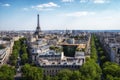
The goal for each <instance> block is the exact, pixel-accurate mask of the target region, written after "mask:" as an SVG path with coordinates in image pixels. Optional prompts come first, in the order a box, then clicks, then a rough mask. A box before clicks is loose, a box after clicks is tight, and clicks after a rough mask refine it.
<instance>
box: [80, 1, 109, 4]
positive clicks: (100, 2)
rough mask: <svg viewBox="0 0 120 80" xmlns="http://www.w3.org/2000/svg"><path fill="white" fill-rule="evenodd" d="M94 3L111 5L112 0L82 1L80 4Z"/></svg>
mask: <svg viewBox="0 0 120 80" xmlns="http://www.w3.org/2000/svg"><path fill="white" fill-rule="evenodd" d="M86 2H92V3H95V4H103V3H109V2H110V0H80V3H86Z"/></svg>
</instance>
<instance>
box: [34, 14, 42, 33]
mask: <svg viewBox="0 0 120 80" xmlns="http://www.w3.org/2000/svg"><path fill="white" fill-rule="evenodd" d="M40 33H41V28H40V24H39V14H38V15H37V28H36V31H35V35H39V34H40Z"/></svg>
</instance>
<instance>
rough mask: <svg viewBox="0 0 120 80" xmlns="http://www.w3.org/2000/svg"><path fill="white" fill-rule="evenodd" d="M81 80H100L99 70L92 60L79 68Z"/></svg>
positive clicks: (100, 72)
mask: <svg viewBox="0 0 120 80" xmlns="http://www.w3.org/2000/svg"><path fill="white" fill-rule="evenodd" d="M80 72H81V76H82V80H101V74H102V71H101V68H100V67H99V65H98V64H97V63H96V62H95V61H94V60H92V59H89V60H88V61H86V63H85V64H83V65H82V67H81V68H80Z"/></svg>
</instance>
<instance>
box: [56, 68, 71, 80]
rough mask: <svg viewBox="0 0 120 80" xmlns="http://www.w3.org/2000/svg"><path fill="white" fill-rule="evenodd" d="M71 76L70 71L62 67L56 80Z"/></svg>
mask: <svg viewBox="0 0 120 80" xmlns="http://www.w3.org/2000/svg"><path fill="white" fill-rule="evenodd" d="M71 76H72V71H71V70H68V69H64V70H61V71H60V72H59V73H58V80H70V77H71Z"/></svg>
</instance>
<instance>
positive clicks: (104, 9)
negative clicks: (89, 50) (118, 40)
mask: <svg viewBox="0 0 120 80" xmlns="http://www.w3.org/2000/svg"><path fill="white" fill-rule="evenodd" d="M119 7H120V1H119V0H116V2H115V1H113V0H0V17H1V18H0V30H35V29H36V26H37V17H36V15H37V14H40V26H41V30H65V29H69V30H72V29H74V30H120V27H119V25H120V23H119V21H120V9H119Z"/></svg>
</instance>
